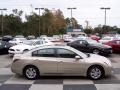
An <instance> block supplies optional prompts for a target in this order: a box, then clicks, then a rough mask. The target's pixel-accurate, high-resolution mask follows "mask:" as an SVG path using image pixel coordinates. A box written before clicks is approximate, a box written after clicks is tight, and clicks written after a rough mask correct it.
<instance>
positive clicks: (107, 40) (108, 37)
mask: <svg viewBox="0 0 120 90" xmlns="http://www.w3.org/2000/svg"><path fill="white" fill-rule="evenodd" d="M116 39H117V38H115V37H110V36H105V37H103V38H102V39H100V40H99V42H100V43H103V44H104V43H106V42H109V41H112V40H116Z"/></svg>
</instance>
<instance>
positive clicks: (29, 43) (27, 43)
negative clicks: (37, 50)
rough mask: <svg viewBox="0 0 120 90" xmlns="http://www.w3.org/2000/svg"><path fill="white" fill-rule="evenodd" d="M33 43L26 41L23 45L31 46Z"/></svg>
mask: <svg viewBox="0 0 120 90" xmlns="http://www.w3.org/2000/svg"><path fill="white" fill-rule="evenodd" d="M33 43H34V42H33V41H26V42H23V44H26V45H32V44H33Z"/></svg>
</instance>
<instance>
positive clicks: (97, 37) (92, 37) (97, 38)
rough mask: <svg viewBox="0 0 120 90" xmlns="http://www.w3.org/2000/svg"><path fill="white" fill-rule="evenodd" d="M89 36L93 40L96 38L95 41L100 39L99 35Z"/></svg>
mask: <svg viewBox="0 0 120 90" xmlns="http://www.w3.org/2000/svg"><path fill="white" fill-rule="evenodd" d="M90 38H91V39H93V40H96V41H97V42H99V40H100V37H99V36H96V35H92V36H90Z"/></svg>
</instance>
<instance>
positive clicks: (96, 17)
mask: <svg viewBox="0 0 120 90" xmlns="http://www.w3.org/2000/svg"><path fill="white" fill-rule="evenodd" d="M36 7H44V8H48V9H50V10H52V9H53V8H54V9H61V10H62V12H63V14H64V16H65V17H70V15H71V14H70V10H67V8H68V7H76V8H77V9H76V10H73V17H74V18H76V19H77V21H78V23H79V24H81V25H83V26H85V25H86V23H85V21H86V20H87V21H89V25H90V26H92V27H95V26H97V25H99V24H101V25H103V24H104V15H105V13H104V10H101V9H100V7H110V8H111V9H110V10H107V25H110V26H115V25H116V26H118V27H120V0H0V8H7V9H8V10H7V11H5V12H4V14H10V13H11V10H12V9H15V8H16V9H19V10H20V9H21V10H23V11H24V15H25V14H30V12H31V11H32V10H33V11H35V10H34V8H36ZM35 12H37V11H35ZM37 13H38V12H37ZM41 14H42V13H41Z"/></svg>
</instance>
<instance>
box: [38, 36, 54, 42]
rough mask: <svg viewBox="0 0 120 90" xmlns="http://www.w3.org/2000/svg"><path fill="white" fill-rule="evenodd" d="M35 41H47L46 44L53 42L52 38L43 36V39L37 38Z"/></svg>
mask: <svg viewBox="0 0 120 90" xmlns="http://www.w3.org/2000/svg"><path fill="white" fill-rule="evenodd" d="M37 39H40V40H44V41H48V42H54V38H53V37H47V36H45V37H44V36H43V37H37Z"/></svg>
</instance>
